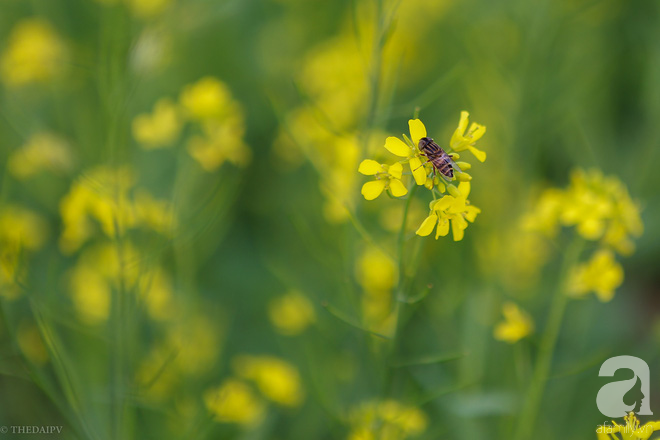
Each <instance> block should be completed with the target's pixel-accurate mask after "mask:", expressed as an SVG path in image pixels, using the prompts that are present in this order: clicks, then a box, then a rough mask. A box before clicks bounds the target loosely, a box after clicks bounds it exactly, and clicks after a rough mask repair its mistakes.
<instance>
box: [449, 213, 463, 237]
mask: <svg viewBox="0 0 660 440" xmlns="http://www.w3.org/2000/svg"><path fill="white" fill-rule="evenodd" d="M465 228H467V222H466V221H465V219H464V218H463V217H462V216H461V215H460V214H459V215H454V216H452V218H451V232H452V234H453V236H454V241H461V240H463V236H464V235H465Z"/></svg>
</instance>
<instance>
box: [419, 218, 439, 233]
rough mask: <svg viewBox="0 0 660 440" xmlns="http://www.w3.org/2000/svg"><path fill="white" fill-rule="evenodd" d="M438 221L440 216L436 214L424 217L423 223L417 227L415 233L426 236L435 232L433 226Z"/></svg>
mask: <svg viewBox="0 0 660 440" xmlns="http://www.w3.org/2000/svg"><path fill="white" fill-rule="evenodd" d="M436 223H438V216H437V215H435V214H431V215H429V216H428V217H426V218H425V219H424V221H423V222H422V225H421V226H420V227H419V229H417V231H416V232H415V234H417V235H419V236H422V237H426V236H427V235H429V234H430V233H431V232H433V228H435V225H436Z"/></svg>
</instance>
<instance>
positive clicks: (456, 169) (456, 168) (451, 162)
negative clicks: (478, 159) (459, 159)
mask: <svg viewBox="0 0 660 440" xmlns="http://www.w3.org/2000/svg"><path fill="white" fill-rule="evenodd" d="M447 158H448V159H449V163H450V164H451V167H452V168H453V169H454V171H455V172H457V173H462V172H463V170H462V169H461V168H460V167H459V166H458V165H456V162H454V159H452V158H451V156H450V155H447Z"/></svg>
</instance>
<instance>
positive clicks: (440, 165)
mask: <svg viewBox="0 0 660 440" xmlns="http://www.w3.org/2000/svg"><path fill="white" fill-rule="evenodd" d="M418 147H419V151H421V152H422V153H423V154H424V156H426V158H427V159H428V160H427V161H426V162H424V164H427V163H429V162H431V164H432V165H433V175H434V176H435V173H436V172H439V173H440V175H442V177H443V178H444V179H445V180H447V181H451V180H453V178H454V170H456V172H459V173H460V172H461V169H460V168H459V167H458V165H456V162H454V161H453V160H452V159H451V157H450V156H449V155H448V154H447V153H446V152H445V150H443V149H442V148H441V147H440V145H438V144H436V143H435V142H434V141H433V139H431V138H428V137H423V138H421V139H420V140H419V144H418ZM424 164H422V166H423V165H424Z"/></svg>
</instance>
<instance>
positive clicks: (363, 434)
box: [348, 399, 428, 440]
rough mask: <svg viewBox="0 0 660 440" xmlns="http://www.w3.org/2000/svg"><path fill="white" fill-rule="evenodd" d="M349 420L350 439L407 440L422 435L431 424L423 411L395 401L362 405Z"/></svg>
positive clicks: (352, 413) (350, 414)
mask: <svg viewBox="0 0 660 440" xmlns="http://www.w3.org/2000/svg"><path fill="white" fill-rule="evenodd" d="M348 418H349V421H350V424H351V427H352V428H351V432H350V434H349V436H348V439H349V440H367V439H374V440H376V439H378V440H382V439H387V440H404V439H406V438H408V437H410V436H416V435H419V434H421V433H422V432H424V431H425V430H426V427H427V425H428V418H427V416H426V414H425V413H424V412H423V411H422V410H420V409H419V408H417V407H415V406H410V405H405V404H403V403H400V402H398V401H396V400H392V399H388V400H383V401H371V402H365V403H362V404H360V405H359V406H357V407H356V408H354V409H353V410H351V412H350V413H349V415H348Z"/></svg>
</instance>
